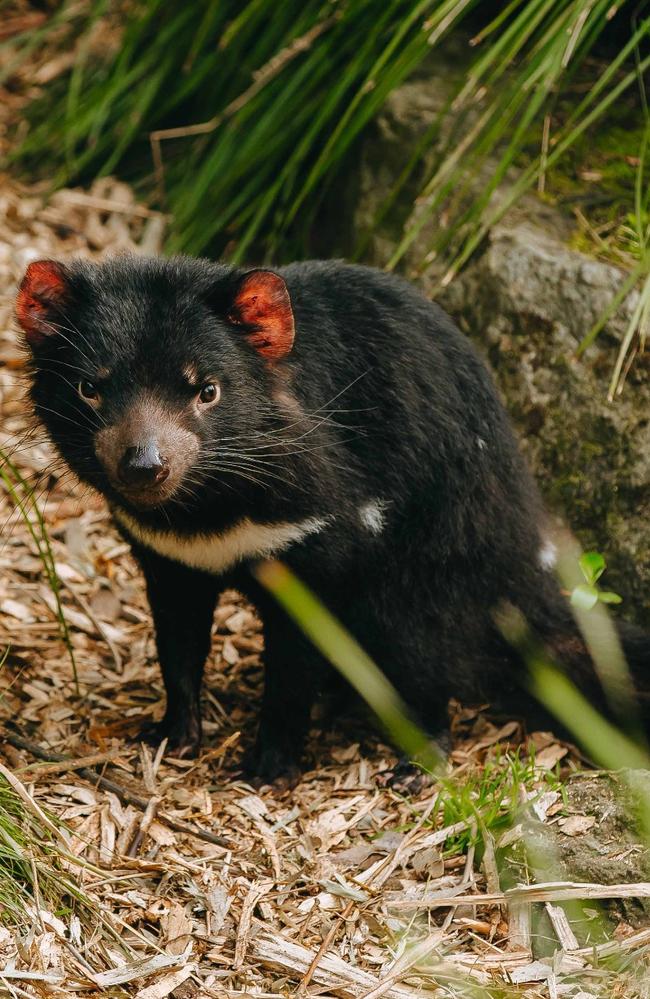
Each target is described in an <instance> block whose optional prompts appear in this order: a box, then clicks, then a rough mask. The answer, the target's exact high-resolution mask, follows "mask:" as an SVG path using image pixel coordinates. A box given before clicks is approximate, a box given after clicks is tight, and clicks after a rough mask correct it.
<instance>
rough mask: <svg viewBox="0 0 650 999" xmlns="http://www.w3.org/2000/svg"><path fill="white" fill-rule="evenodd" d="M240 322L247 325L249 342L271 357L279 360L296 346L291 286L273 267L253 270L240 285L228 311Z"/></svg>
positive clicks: (239, 324)
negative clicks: (271, 269) (294, 343)
mask: <svg viewBox="0 0 650 999" xmlns="http://www.w3.org/2000/svg"><path fill="white" fill-rule="evenodd" d="M228 319H229V320H230V322H231V323H234V324H235V325H236V326H247V327H249V329H248V330H247V332H246V337H247V339H248V342H249V343H250V344H251V345H252V346H253V347H255V349H256V350H257V351H258V353H260V354H261V355H262V357H265V358H267V360H269V361H279V360H280V358H282V357H284V356H285V355H286V354H288V353H289V351H290V350H291V348H292V346H293V340H294V336H295V327H294V322H293V312H292V311H291V300H290V298H289V292H288V291H287V286H286V284H285V283H284V281H283V280H282V278H281V277H280V276H279V274H274V273H273V272H272V271H250V272H249V273H248V274H245V275H244V277H243V278H242V280H241V281H240V283H239V287H238V288H237V294H236V295H235V300H234V302H233V304H232V308H231V310H230V313H229V315H228Z"/></svg>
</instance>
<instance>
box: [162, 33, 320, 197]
mask: <svg viewBox="0 0 650 999" xmlns="http://www.w3.org/2000/svg"><path fill="white" fill-rule="evenodd" d="M336 20H337V17H336V15H334V16H333V17H327V18H325V20H324V21H320V22H319V23H318V24H315V25H314V27H313V28H310V29H309V31H306V32H305V34H304V35H301V36H300V38H295V39H294V40H293V41H292V42H291V43H290V44H289V45H287V46H286V48H284V49H282V51H281V52H278V53H276V55H274V56H273V57H272V58H271V59H269V61H268V62H267V63H265V64H264V66H262V67H261V68H260V69H259V70H258V71H257V72H256V73H255V74H254V79H253V82H252V83H251V85H250V87H247V89H246V90H245V91H244V92H243V93H242V94H239V96H238V97H235V99H234V100H233V101H231V102H230V104H228V105H227V106H226V107H225V108H224V109H223V111H220V112H219V114H216V115H215V116H214V117H213V118H210V119H209V120H208V121H202V122H199V123H198V124H196V125H183V126H179V127H177V128H161V129H157V130H156V131H154V132H150V133H149V142H150V144H151V155H152V158H153V163H154V175H155V178H156V186H157V187H158V192H159V195H160V196H161V197H162V196H163V195H164V191H165V172H164V168H163V160H162V152H161V148H160V143H161V142H164V141H165V140H167V139H184V138H187V137H188V136H191V135H205V134H206V133H208V132H213V131H214V130H215V128H217V127H218V126H219V125H221V124H222V122H224V121H225V120H226V119H227V118H231V117H232V116H233V115H234V114H236V113H237V111H241V109H242V108H243V107H245V105H246V104H248V102H249V101H250V100H251V98H252V97H255V95H256V94H258V93H259V91H260V90H262V89H263V87H265V86H266V84H267V83H269V82H270V81H271V80H272V79H273V78H274V77H276V76H277V75H278V73H279V72H280V71H281V70H283V69H284V67H285V66H286V65H287V64H288V63H290V62H291V60H292V59H295V57H296V56H297V55H300V53H301V52H306V51H307V49H308V48H309V47H310V46H311V45H312V43H313V42H315V41H316V39H317V38H318V36H319V35H322V33H323V32H324V31H326V30H327V29H328V28H329V27H330V26H331V25H332V24H334V22H335V21H336Z"/></svg>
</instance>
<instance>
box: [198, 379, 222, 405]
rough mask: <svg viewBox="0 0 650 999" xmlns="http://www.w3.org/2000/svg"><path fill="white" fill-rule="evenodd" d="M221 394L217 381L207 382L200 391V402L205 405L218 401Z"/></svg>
mask: <svg viewBox="0 0 650 999" xmlns="http://www.w3.org/2000/svg"><path fill="white" fill-rule="evenodd" d="M220 395H221V389H220V388H219V386H218V385H217V384H216V382H206V383H205V385H204V386H203V388H202V389H201V391H200V392H199V402H202V403H203V405H204V406H207V405H209V404H210V403H211V402H218V401H219V397H220Z"/></svg>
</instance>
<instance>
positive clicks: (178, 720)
mask: <svg viewBox="0 0 650 999" xmlns="http://www.w3.org/2000/svg"><path fill="white" fill-rule="evenodd" d="M134 554H135V555H136V557H137V559H138V561H139V562H140V565H141V566H142V570H143V572H144V577H145V581H146V585H147V596H148V598H149V605H150V607H151V613H152V616H153V623H154V628H155V632H156V646H157V649H158V660H159V662H160V669H161V672H162V676H163V681H164V683H165V691H166V694H167V708H166V711H165V715H164V717H163V719H162V721H160V722H158V723H155V724H151V725H148V726H146V727H145V729H143V731H142V733H141V738H144V739H145V740H146V741H148V742H153V743H159V742H161V741H162V740H163V739H165V738H166V739H168V740H169V741H168V749H169V750H171V751H172V752H173V753H174V755H176V756H196V754H197V753H198V751H199V747H200V744H201V703H200V697H201V680H202V678H203V667H204V665H205V660H206V659H207V656H208V653H209V651H210V638H211V631H212V621H213V617H214V608H215V604H216V601H217V596H218V593H219V584H218V579H217V578H215V577H213V576H209V575H207V574H206V573H203V572H199V571H197V570H195V569H190V568H188V567H187V566H184V565H182V564H180V563H178V562H172V561H170V560H168V559H165V558H161V557H160V556H158V555H156V554H154V553H153V552H150V551H148V550H146V549H142V548H137V549H135V550H134Z"/></svg>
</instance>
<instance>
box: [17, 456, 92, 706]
mask: <svg viewBox="0 0 650 999" xmlns="http://www.w3.org/2000/svg"><path fill="white" fill-rule="evenodd" d="M0 483H2V485H3V486H4V488H5V489H6V491H7V493H8V495H9V497H10V499H11V501H12V502H13V504H14V505H15V507H16V510H17V511H18V514H19V516H20V518H21V519H22V521H23V523H24V524H25V526H26V528H27V530H28V532H29V536H30V538H31V540H32V543H33V545H34V549H35V552H36V554H37V556H38V558H39V559H40V561H41V565H42V566H43V573H44V575H45V579H46V581H47V584H48V586H49V587H50V590H51V592H52V596H53V598H54V608H55V613H56V618H57V622H58V625H59V632H60V635H61V638H62V640H63V643H64V645H65V647H66V651H67V653H68V658H69V660H70V666H71V668H72V675H73V677H74V682H75V687H76V690H77V693H79V677H78V674H77V662H76V659H75V654H74V646H73V644H72V638H71V635H70V629H69V628H68V622H67V620H66V617H65V611H64V609H63V603H62V602H61V581H60V579H59V576H58V573H57V569H56V561H55V558H54V552H53V551H52V544H51V541H50V536H49V534H48V530H47V524H46V523H45V518H44V516H43V511H42V510H41V508H40V506H39V503H38V498H37V496H36V495H35V490H34V487H33V486H32V485H30V483H29V482H28V481H27V480H26V479H25V477H24V476H23V475H22V473H21V472H20V469H19V468H18V467H17V465H15V464H14V462H13V461H12V459H11V458H10V457H9V455H8V454H6V453H5V452H4V451H3V450H2V449H0Z"/></svg>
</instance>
